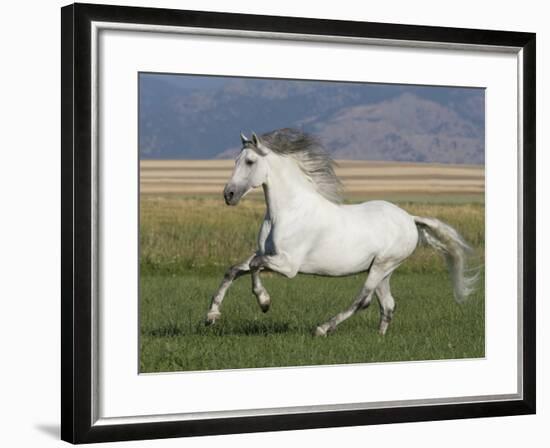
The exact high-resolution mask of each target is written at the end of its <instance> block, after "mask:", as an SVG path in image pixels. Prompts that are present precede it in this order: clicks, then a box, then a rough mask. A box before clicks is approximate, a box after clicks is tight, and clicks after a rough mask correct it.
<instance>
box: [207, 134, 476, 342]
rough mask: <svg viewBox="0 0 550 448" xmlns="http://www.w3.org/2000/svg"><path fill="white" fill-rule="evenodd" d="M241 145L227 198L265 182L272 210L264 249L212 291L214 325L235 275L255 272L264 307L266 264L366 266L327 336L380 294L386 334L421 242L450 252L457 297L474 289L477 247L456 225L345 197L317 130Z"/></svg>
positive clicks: (337, 268)
mask: <svg viewBox="0 0 550 448" xmlns="http://www.w3.org/2000/svg"><path fill="white" fill-rule="evenodd" d="M241 140H242V145H243V146H242V150H241V152H240V154H239V155H238V157H237V159H236V162H235V168H234V170H233V174H232V176H231V179H230V180H229V182H228V183H227V185H226V186H225V189H224V198H225V202H226V203H227V204H228V205H237V204H238V202H239V201H240V200H241V199H242V198H243V197H244V196H245V195H246V194H247V193H248V192H249V191H251V190H252V189H253V188H256V187H259V186H262V187H263V190H264V194H265V202H266V205H267V211H266V214H265V218H264V221H263V222H262V225H261V228H260V232H259V235H258V249H257V251H256V252H255V253H254V254H253V255H251V256H250V257H249V258H248V259H246V260H245V261H243V262H242V263H239V264H236V265H234V266H232V267H231V268H229V270H228V271H227V272H226V274H225V276H224V279H223V281H222V283H221V285H220V287H219V289H218V291H217V292H216V293H215V294H214V296H213V297H212V302H211V305H210V309H209V311H208V314H207V317H206V323H207V324H213V323H215V322H216V320H217V319H218V318H219V317H220V315H221V313H220V307H221V304H222V301H223V298H224V296H225V293H226V291H227V289H228V288H229V286H230V285H231V283H232V282H233V280H235V279H236V278H237V277H240V276H241V275H243V274H245V273H248V272H250V274H251V276H252V290H253V292H254V294H255V295H256V297H257V299H258V303H259V305H260V307H261V309H262V311H264V312H266V311H267V310H268V309H269V306H270V297H269V294H268V293H267V291H266V290H265V288H264V287H263V285H262V283H261V281H260V271H262V270H270V271H274V272H278V273H280V274H283V275H285V276H286V277H288V278H293V277H295V276H296V274H298V273H305V274H318V275H325V276H344V275H349V274H355V273H359V272H367V271H368V276H367V279H366V281H365V283H364V285H363V287H362V288H361V291H360V292H359V294H358V295H357V296H356V298H355V299H354V300H353V303H352V304H351V306H350V307H349V308H347V309H346V310H344V311H342V312H340V313H339V314H337V315H335V316H334V317H332V318H331V319H329V320H328V321H327V322H325V323H323V324H321V325H319V326H318V327H317V328H316V330H315V334H316V335H318V336H325V335H327V334H328V333H330V332H332V331H334V330H335V329H336V327H337V325H338V324H340V323H341V322H342V321H344V320H346V319H348V318H349V317H351V316H352V315H353V314H355V313H356V312H357V311H359V310H362V309H365V308H367V307H368V306H369V305H370V303H371V301H372V298H373V295H374V293H376V296H377V297H378V301H379V304H380V325H379V332H380V333H381V334H385V333H386V331H387V329H388V325H389V323H390V321H391V320H392V317H393V313H394V310H395V301H394V298H393V296H392V294H391V291H390V277H391V275H392V273H393V271H394V270H395V269H396V268H397V267H398V266H399V265H400V264H401V263H403V261H405V259H407V257H409V256H410V255H411V254H412V253H413V251H414V250H415V248H416V247H417V245H418V243H419V241H425V242H427V243H428V244H429V245H430V246H432V247H433V248H435V249H437V250H439V251H440V252H442V253H443V254H444V255H445V258H446V259H447V262H448V266H449V271H450V274H451V278H452V281H453V287H454V296H455V299H456V300H457V301H458V302H461V301H462V300H464V299H465V298H466V297H467V296H468V295H469V294H470V293H471V292H472V290H473V288H474V285H475V282H476V280H477V274H475V275H470V276H467V275H466V266H465V265H466V256H467V254H468V253H470V252H471V249H470V247H469V246H468V245H467V244H466V242H465V241H464V240H463V239H462V237H461V236H460V235H459V234H458V233H457V231H456V230H454V229H453V228H452V227H450V226H449V225H447V224H445V223H443V222H441V221H439V220H437V219H434V218H421V217H418V216H412V215H409V214H408V213H407V212H406V211H404V210H402V209H401V208H399V207H397V206H396V205H393V204H391V203H389V202H385V201H370V202H365V203H362V204H353V205H342V204H340V200H339V199H340V196H339V193H340V189H341V183H340V181H339V179H338V178H337V177H336V175H335V173H334V168H333V165H334V163H333V161H332V159H331V158H330V157H329V156H328V155H327V154H326V152H325V151H324V150H323V149H322V148H321V147H320V145H319V144H318V142H317V141H316V140H315V139H314V138H312V137H311V136H309V135H307V134H304V133H302V132H300V131H296V130H292V129H280V130H276V131H273V132H270V133H267V134H264V135H262V136H261V137H258V136H256V134H252V139H251V140H249V139H248V138H246V137H245V136H244V135H242V134H241Z"/></svg>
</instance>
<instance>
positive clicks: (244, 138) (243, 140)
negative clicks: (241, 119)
mask: <svg viewBox="0 0 550 448" xmlns="http://www.w3.org/2000/svg"><path fill="white" fill-rule="evenodd" d="M249 142H250V140H248V138H246V135H244V134H243V133H242V132H241V143H242V144H243V145H246V144H247V143H249Z"/></svg>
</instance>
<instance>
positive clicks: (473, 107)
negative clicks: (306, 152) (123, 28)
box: [139, 77, 484, 164]
mask: <svg viewBox="0 0 550 448" xmlns="http://www.w3.org/2000/svg"><path fill="white" fill-rule="evenodd" d="M139 121H140V139H139V143H140V156H141V157H142V158H150V159H154V158H157V159H158V158H160V159H169V158H176V159H207V158H214V157H217V158H230V157H231V158H232V157H234V156H235V154H236V153H237V152H238V150H239V143H240V141H239V132H241V131H244V132H245V133H249V132H251V131H255V132H256V133H258V134H261V133H262V132H267V131H270V130H272V129H276V128H280V127H297V128H301V129H303V130H305V131H307V132H311V133H313V134H315V135H317V136H319V137H320V139H321V140H322V142H323V144H324V145H325V147H326V148H327V150H328V151H330V152H331V153H332V155H333V157H335V158H338V159H373V160H398V161H426V162H441V163H469V164H481V163H483V162H484V98H483V92H482V91H481V90H478V89H452V88H433V87H422V86H418V87H415V86H394V85H375V84H355V83H354V84H350V83H335V82H330V83H318V82H304V81H283V80H259V79H243V78H241V79H239V78H234V79H231V80H229V81H227V82H225V83H223V84H221V85H219V84H218V85H215V86H214V87H212V88H208V86H203V87H201V88H194V89H184V88H181V87H178V85H177V84H176V83H171V82H168V81H167V80H166V79H163V78H162V77H151V78H147V77H145V78H142V79H141V80H140V120H139Z"/></svg>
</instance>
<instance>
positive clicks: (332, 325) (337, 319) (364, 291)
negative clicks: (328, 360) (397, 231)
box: [315, 265, 388, 336]
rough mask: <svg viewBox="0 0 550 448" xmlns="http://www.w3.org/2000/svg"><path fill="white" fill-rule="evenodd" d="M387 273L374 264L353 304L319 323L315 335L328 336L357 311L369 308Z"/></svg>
mask: <svg viewBox="0 0 550 448" xmlns="http://www.w3.org/2000/svg"><path fill="white" fill-rule="evenodd" d="M387 273H388V271H387V270H385V269H383V267H382V266H376V265H374V266H372V268H371V270H370V272H369V275H368V277H367V280H366V282H365V284H364V285H363V287H362V288H361V292H360V293H359V294H358V295H357V297H356V298H355V300H354V301H353V303H352V304H351V306H350V307H349V308H347V309H346V310H344V311H342V312H341V313H338V314H337V315H336V316H334V317H333V318H331V319H330V320H328V321H327V322H325V323H324V324H322V325H319V326H318V327H317V328H316V330H315V335H316V336H326V335H327V334H328V333H331V332H333V331H334V330H335V329H336V327H337V326H338V325H339V324H341V323H342V322H343V321H345V320H346V319H348V318H350V317H351V316H353V315H354V314H355V313H356V312H357V311H360V310H362V309H365V308H367V307H368V306H369V304H370V302H371V301H372V295H373V294H374V291H375V289H376V287H377V286H378V284H379V283H380V282H381V281H382V280H383V279H384V277H385V276H386V275H387Z"/></svg>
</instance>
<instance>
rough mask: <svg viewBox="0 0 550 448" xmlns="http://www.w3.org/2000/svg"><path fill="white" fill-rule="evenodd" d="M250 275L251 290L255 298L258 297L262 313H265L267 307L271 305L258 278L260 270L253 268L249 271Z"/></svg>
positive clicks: (267, 309)
mask: <svg viewBox="0 0 550 448" xmlns="http://www.w3.org/2000/svg"><path fill="white" fill-rule="evenodd" d="M251 276H252V291H253V292H254V295H255V296H256V299H258V305H260V308H261V309H262V311H263V312H264V313H267V312H268V311H269V307H270V306H271V298H270V297H269V294H268V292H267V291H266V289H265V288H264V285H262V281H261V280H260V270H259V269H256V270H253V271H252V272H251Z"/></svg>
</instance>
